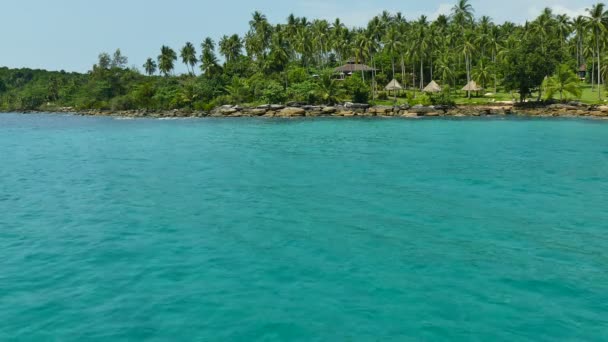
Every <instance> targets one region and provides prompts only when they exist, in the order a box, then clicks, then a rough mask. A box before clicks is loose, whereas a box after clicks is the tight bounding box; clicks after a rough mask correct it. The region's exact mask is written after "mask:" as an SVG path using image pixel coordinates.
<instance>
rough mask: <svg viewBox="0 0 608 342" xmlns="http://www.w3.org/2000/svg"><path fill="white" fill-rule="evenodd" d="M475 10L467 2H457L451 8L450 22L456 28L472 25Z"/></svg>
mask: <svg viewBox="0 0 608 342" xmlns="http://www.w3.org/2000/svg"><path fill="white" fill-rule="evenodd" d="M474 13H475V10H474V9H473V5H471V4H470V3H469V0H458V2H457V3H456V5H454V7H452V20H453V21H454V23H455V24H456V25H457V26H460V27H463V26H465V25H468V24H471V23H473V15H474Z"/></svg>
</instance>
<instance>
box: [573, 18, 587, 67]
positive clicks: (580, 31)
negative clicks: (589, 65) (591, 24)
mask: <svg viewBox="0 0 608 342" xmlns="http://www.w3.org/2000/svg"><path fill="white" fill-rule="evenodd" d="M572 29H573V30H574V34H575V40H576V65H577V66H581V65H582V64H583V58H582V57H583V41H584V39H585V33H586V32H587V23H586V21H585V17H583V16H582V15H579V16H578V17H576V18H575V19H574V21H572Z"/></svg>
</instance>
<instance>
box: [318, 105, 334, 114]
mask: <svg viewBox="0 0 608 342" xmlns="http://www.w3.org/2000/svg"><path fill="white" fill-rule="evenodd" d="M321 112H322V113H323V114H333V113H335V112H336V107H331V106H330V107H323V109H321Z"/></svg>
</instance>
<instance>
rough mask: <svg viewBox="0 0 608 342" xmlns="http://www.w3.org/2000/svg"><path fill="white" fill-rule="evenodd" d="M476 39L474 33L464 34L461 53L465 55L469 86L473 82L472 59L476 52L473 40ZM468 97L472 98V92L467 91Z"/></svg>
mask: <svg viewBox="0 0 608 342" xmlns="http://www.w3.org/2000/svg"><path fill="white" fill-rule="evenodd" d="M474 39H475V37H474V34H473V32H472V31H467V32H465V33H464V37H463V40H462V45H461V46H460V51H461V52H462V54H463V55H464V60H465V66H466V70H467V84H469V83H470V82H471V64H472V63H471V59H472V55H473V51H475V45H474V44H473V40H474ZM467 97H468V98H471V92H470V91H467Z"/></svg>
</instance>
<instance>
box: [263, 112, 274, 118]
mask: <svg viewBox="0 0 608 342" xmlns="http://www.w3.org/2000/svg"><path fill="white" fill-rule="evenodd" d="M276 114H277V112H275V111H274V110H269V111H266V114H264V116H265V117H267V118H272V117H274V116H276Z"/></svg>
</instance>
